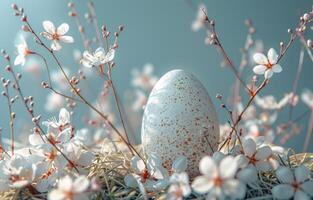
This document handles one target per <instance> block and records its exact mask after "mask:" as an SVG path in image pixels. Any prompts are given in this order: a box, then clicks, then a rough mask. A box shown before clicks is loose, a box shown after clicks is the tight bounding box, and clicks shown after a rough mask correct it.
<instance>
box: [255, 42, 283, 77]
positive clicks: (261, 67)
mask: <svg viewBox="0 0 313 200" xmlns="http://www.w3.org/2000/svg"><path fill="white" fill-rule="evenodd" d="M253 59H254V61H255V62H256V63H257V64H258V65H257V66H255V67H254V68H253V71H254V73H256V74H264V77H265V78H266V79H269V78H271V77H272V75H273V73H280V72H281V71H282V67H281V66H280V65H279V64H277V61H278V54H277V53H276V51H275V49H273V48H271V49H270V50H269V51H268V53H267V57H266V56H265V55H264V54H262V53H256V54H254V55H253Z"/></svg>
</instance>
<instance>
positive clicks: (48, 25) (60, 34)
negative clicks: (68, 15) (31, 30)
mask: <svg viewBox="0 0 313 200" xmlns="http://www.w3.org/2000/svg"><path fill="white" fill-rule="evenodd" d="M42 25H43V28H44V29H45V31H44V32H42V33H41V35H42V36H44V37H45V38H47V39H48V40H52V44H51V49H53V50H54V51H59V50H60V49H62V46H61V44H60V42H64V43H73V42H74V39H73V37H71V36H68V35H65V34H66V33H67V32H68V30H69V25H68V24H67V23H62V24H61V25H60V26H59V27H57V28H56V27H55V26H54V24H53V23H52V22H51V21H44V22H43V23H42Z"/></svg>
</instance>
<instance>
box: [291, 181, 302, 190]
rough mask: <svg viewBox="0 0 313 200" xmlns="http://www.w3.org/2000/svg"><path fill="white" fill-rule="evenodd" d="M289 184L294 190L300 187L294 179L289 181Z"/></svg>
mask: <svg viewBox="0 0 313 200" xmlns="http://www.w3.org/2000/svg"><path fill="white" fill-rule="evenodd" d="M291 186H292V187H293V189H294V191H297V190H298V189H299V188H300V183H298V182H297V181H294V182H292V183H291Z"/></svg>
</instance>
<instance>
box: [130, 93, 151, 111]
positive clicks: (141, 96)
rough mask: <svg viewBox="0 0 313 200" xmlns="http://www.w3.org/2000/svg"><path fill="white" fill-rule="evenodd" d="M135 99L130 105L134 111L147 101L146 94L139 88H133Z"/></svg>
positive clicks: (140, 108)
mask: <svg viewBox="0 0 313 200" xmlns="http://www.w3.org/2000/svg"><path fill="white" fill-rule="evenodd" d="M135 95H136V99H135V102H134V103H133V105H132V108H133V110H134V111H138V110H142V109H143V108H144V106H145V105H146V103H147V100H148V98H147V96H146V94H145V93H144V92H142V91H141V90H135Z"/></svg>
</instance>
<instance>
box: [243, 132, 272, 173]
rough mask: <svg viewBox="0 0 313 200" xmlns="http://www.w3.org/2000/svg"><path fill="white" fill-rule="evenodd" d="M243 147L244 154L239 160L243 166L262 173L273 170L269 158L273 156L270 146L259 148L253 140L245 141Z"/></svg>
mask: <svg viewBox="0 0 313 200" xmlns="http://www.w3.org/2000/svg"><path fill="white" fill-rule="evenodd" d="M242 146H243V153H242V154H241V155H239V159H238V160H239V163H240V165H241V166H250V167H254V168H256V169H257V170H258V171H262V172H265V171H269V170H271V165H270V163H269V162H268V158H269V157H270V156H271V155H272V150H271V148H270V147H269V146H260V147H258V146H257V145H256V143H255V141H254V140H253V139H251V138H248V139H245V140H243V141H242Z"/></svg>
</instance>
